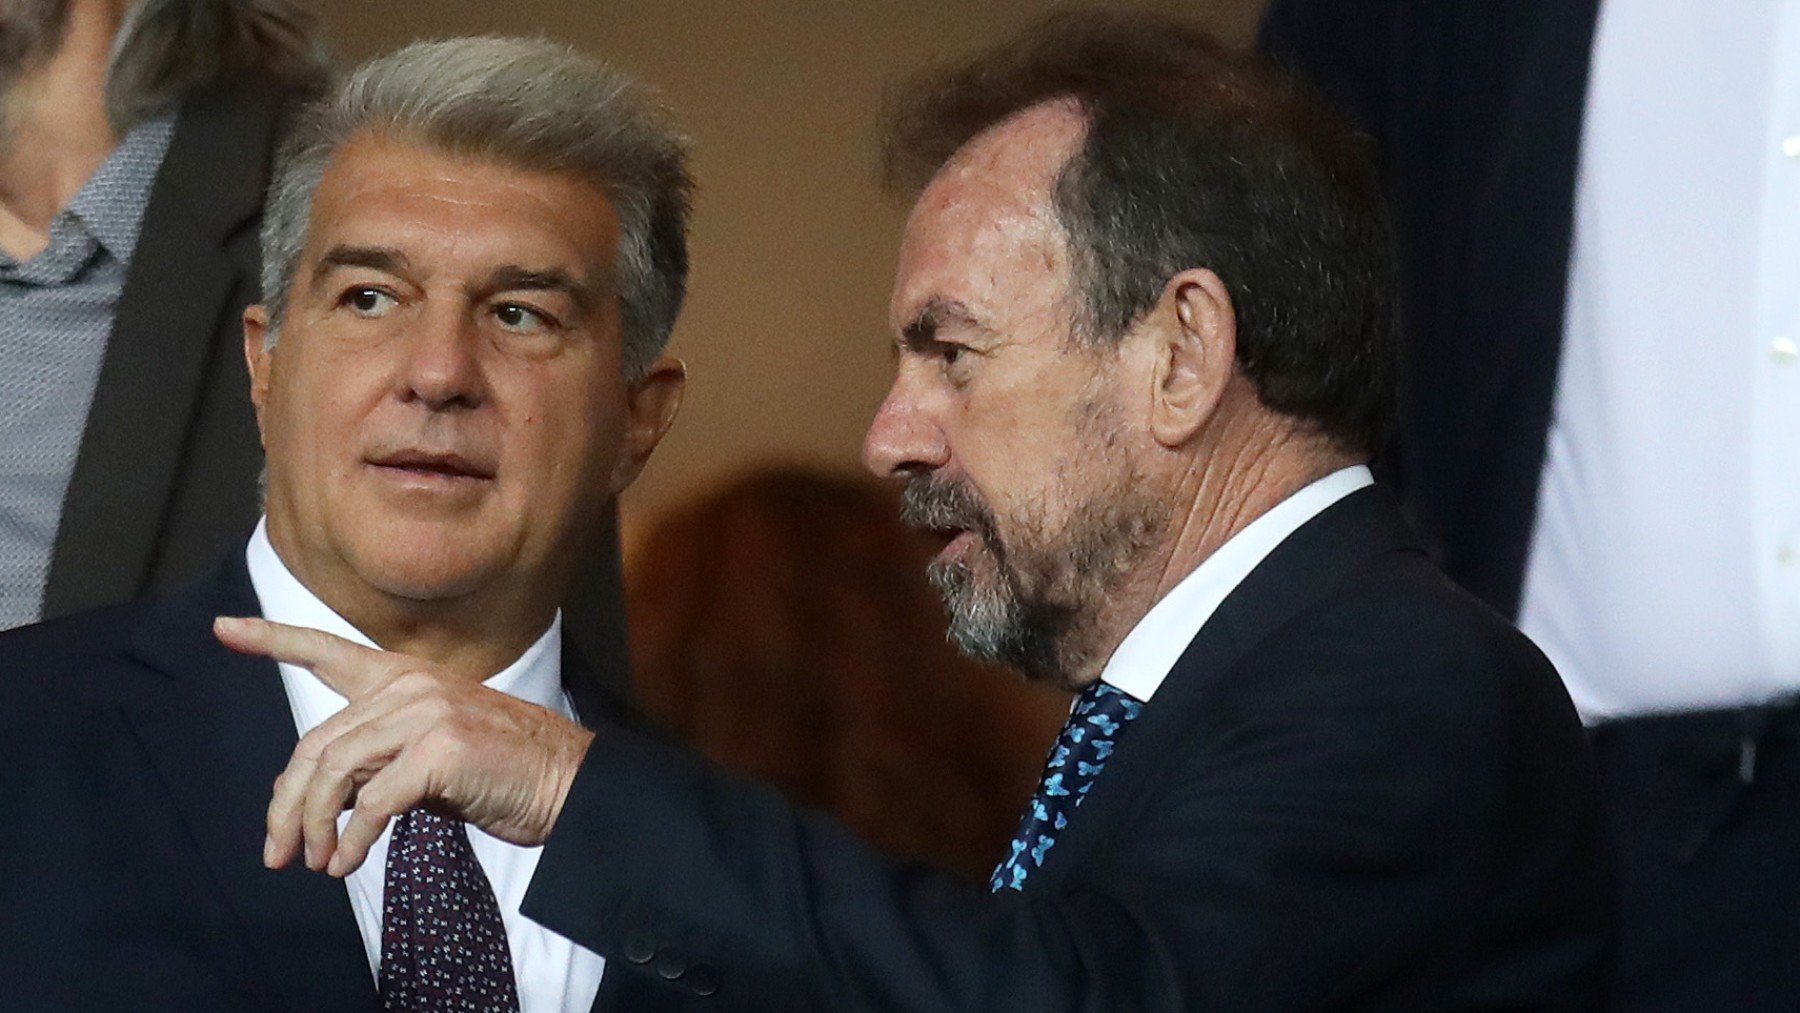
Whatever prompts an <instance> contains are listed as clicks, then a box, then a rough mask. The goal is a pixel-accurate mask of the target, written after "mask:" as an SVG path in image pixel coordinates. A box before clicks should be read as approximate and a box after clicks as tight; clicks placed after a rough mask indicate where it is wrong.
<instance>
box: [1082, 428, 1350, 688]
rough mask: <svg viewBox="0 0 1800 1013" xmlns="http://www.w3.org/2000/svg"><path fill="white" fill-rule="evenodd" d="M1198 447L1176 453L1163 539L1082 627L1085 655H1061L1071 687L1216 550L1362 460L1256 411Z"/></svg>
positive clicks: (1093, 675)
mask: <svg viewBox="0 0 1800 1013" xmlns="http://www.w3.org/2000/svg"><path fill="white" fill-rule="evenodd" d="M1196 443H1197V444H1199V445H1198V446H1196V447H1194V448H1188V449H1186V450H1183V451H1182V452H1181V453H1180V457H1181V461H1180V463H1179V464H1177V465H1175V467H1174V468H1173V469H1172V474H1171V475H1170V477H1169V481H1168V483H1167V484H1165V485H1163V486H1162V488H1164V489H1165V490H1166V498H1165V502H1168V503H1172V504H1179V506H1177V509H1176V511H1175V513H1174V514H1173V515H1172V516H1171V517H1170V518H1169V522H1168V526H1167V528H1166V530H1165V532H1164V534H1163V537H1162V538H1161V539H1159V540H1158V543H1157V545H1156V547H1155V548H1154V549H1153V550H1152V551H1151V552H1150V553H1149V554H1148V555H1147V556H1145V557H1144V558H1143V560H1142V565H1141V566H1138V567H1136V568H1134V570H1133V572H1132V574H1131V576H1130V577H1129V578H1128V579H1127V580H1126V581H1125V582H1123V584H1122V585H1121V586H1120V587H1118V588H1117V589H1115V591H1114V593H1112V594H1110V595H1108V596H1107V598H1106V600H1105V602H1104V603H1103V604H1102V606H1101V607H1100V609H1099V610H1098V612H1097V613H1096V614H1095V616H1094V617H1093V621H1092V622H1091V623H1089V624H1087V625H1086V629H1087V633H1088V635H1087V636H1086V637H1084V638H1083V639H1084V640H1086V641H1087V643H1086V645H1085V649H1083V650H1081V651H1078V652H1071V651H1064V652H1063V653H1064V655H1065V659H1067V660H1069V661H1072V662H1074V663H1073V664H1072V665H1070V667H1069V668H1068V669H1065V670H1064V672H1062V673H1061V674H1062V677H1063V681H1064V683H1065V684H1066V685H1068V686H1071V687H1076V688H1079V687H1082V686H1086V685H1088V684H1090V683H1092V682H1093V681H1094V680H1096V679H1098V678H1100V673H1101V671H1102V670H1103V669H1104V668H1105V667H1106V662H1107V660H1108V659H1109V658H1111V657H1112V655H1113V652H1114V651H1115V650H1117V649H1118V647H1119V644H1120V643H1121V642H1122V641H1123V640H1124V639H1125V637H1126V636H1127V635H1128V634H1129V633H1130V632H1131V631H1132V629H1133V628H1135V627H1136V626H1137V624H1138V623H1139V622H1141V621H1142V620H1143V618H1144V616H1145V615H1147V614H1149V612H1150V609H1151V608H1152V607H1154V606H1155V605H1156V603H1157V602H1159V601H1161V600H1162V599H1163V598H1164V597H1165V596H1166V595H1168V593H1169V592H1170V591H1172V590H1174V588H1175V585H1177V584H1179V583H1181V581H1182V580H1183V579H1185V578H1186V577H1187V576H1188V575H1189V574H1191V573H1193V572H1194V570H1195V569H1196V568H1198V567H1199V566H1200V564H1201V563H1203V562H1205V561H1206V560H1207V559H1208V558H1209V557H1210V556H1212V554H1213V553H1215V552H1217V551H1218V550H1219V547H1220V546H1222V545H1224V544H1225V543H1226V542H1228V541H1230V540H1231V539H1232V538H1233V537H1234V536H1236V535H1237V534H1238V532H1240V531H1243V530H1244V529H1245V528H1246V527H1248V526H1249V525H1250V524H1251V522H1253V521H1255V520H1256V519H1257V518H1258V517H1261V516H1262V515H1263V514H1265V513H1268V512H1269V511H1270V510H1271V509H1273V508H1274V507H1275V506H1277V505H1278V504H1280V503H1281V502H1282V501H1283V500H1285V499H1287V498H1288V497H1289V496H1292V495H1293V494H1294V493H1296V492H1299V491H1300V490H1301V489H1304V488H1305V487H1307V486H1308V485H1311V484H1312V483H1313V482H1316V481H1318V480H1319V479H1321V478H1324V477H1325V476H1326V475H1329V474H1331V473H1332V472H1334V471H1337V470H1339V469H1340V468H1345V467H1348V466H1350V465H1353V464H1357V463H1359V462H1361V461H1362V460H1364V458H1363V457H1362V456H1361V455H1357V454H1353V453H1349V452H1346V451H1344V450H1342V449H1340V448H1337V447H1336V446H1334V445H1333V444H1331V442H1330V441H1329V440H1327V439H1325V438H1324V437H1321V436H1318V435H1316V434H1312V433H1308V432H1304V431H1302V430H1301V429H1299V427H1297V426H1296V425H1295V424H1294V423H1293V422H1292V421H1291V420H1289V419H1287V418H1286V417H1285V416H1281V415H1277V414H1275V413H1273V412H1270V411H1268V410H1267V409H1264V408H1262V407H1261V406H1260V405H1258V406H1257V407H1255V408H1253V409H1251V410H1248V411H1244V412H1239V413H1237V414H1235V415H1233V416H1231V417H1227V418H1222V419H1220V420H1219V421H1218V424H1217V425H1216V426H1214V427H1212V430H1211V431H1209V432H1208V433H1207V434H1205V435H1204V436H1202V437H1200V438H1199V439H1197V440H1196Z"/></svg>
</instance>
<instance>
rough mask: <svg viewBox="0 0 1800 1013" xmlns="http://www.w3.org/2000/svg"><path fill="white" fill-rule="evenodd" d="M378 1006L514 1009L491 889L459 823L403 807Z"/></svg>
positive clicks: (434, 1012) (393, 843)
mask: <svg viewBox="0 0 1800 1013" xmlns="http://www.w3.org/2000/svg"><path fill="white" fill-rule="evenodd" d="M384 891H385V899H384V900H383V902H382V905H381V907H382V911H381V974H380V982H381V1003H382V1006H383V1007H384V1008H386V1009H388V1010H395V1011H397V1010H406V1011H408V1013H413V1011H418V1013H427V1011H428V1013H439V1011H446V1013H447V1011H451V1010H455V1011H459V1013H460V1011H465V1010H466V1011H471V1013H473V1011H477V1010H480V1011H489V1010H512V1011H517V1010H518V1008H519V992H518V986H517V985H516V984H515V983H514V981H513V968H512V955H511V953H510V952H509V951H508V950H507V948H506V926H505V924H504V923H502V922H501V920H500V905H499V903H498V902H496V901H495V900H494V888H493V887H492V886H490V885H489V884H488V879H487V874H486V873H484V872H482V871H481V865H480V863H479V862H477V861H476V860H475V851H474V849H473V848H471V847H470V846H469V834H468V832H467V831H466V830H465V829H464V828H463V825H462V823H461V822H460V821H458V820H448V819H445V818H443V817H442V816H438V815H435V814H433V813H430V812H427V811H425V810H424V809H409V810H407V811H406V812H404V813H402V814H401V815H400V817H399V818H398V819H396V820H395V821H394V833H393V836H392V837H390V838H389V839H388V857H387V878H386V886H385V888H384Z"/></svg>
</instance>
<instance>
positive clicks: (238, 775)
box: [126, 555, 379, 1010]
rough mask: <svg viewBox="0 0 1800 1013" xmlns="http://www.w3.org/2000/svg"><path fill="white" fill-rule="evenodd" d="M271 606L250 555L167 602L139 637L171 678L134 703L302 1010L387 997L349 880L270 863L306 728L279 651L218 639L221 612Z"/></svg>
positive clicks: (230, 891) (225, 886)
mask: <svg viewBox="0 0 1800 1013" xmlns="http://www.w3.org/2000/svg"><path fill="white" fill-rule="evenodd" d="M259 611H260V610H259V606H258V604H257V601H256V597H255V594H254V592H253V591H252V590H251V588H250V579H249V575H248V573H247V572H246V571H245V569H244V564H243V558H242V556H241V555H238V556H235V557H234V558H233V560H232V561H231V562H230V563H228V564H227V565H226V566H225V567H223V568H222V570H221V572H220V573H219V574H218V575H217V576H215V578H214V579H213V580H212V581H210V582H208V583H207V584H204V585H202V586H201V587H200V588H198V589H197V590H196V591H194V592H191V593H189V594H186V595H182V596H179V597H174V598H170V599H167V600H165V601H164V602H162V603H160V604H159V605H158V606H157V607H156V609H155V610H154V611H153V612H152V613H151V615H150V617H149V619H148V620H147V621H146V622H145V623H144V624H143V626H142V627H141V628H140V629H139V630H138V632H137V636H136V637H135V639H134V641H133V645H132V652H133V654H134V656H135V657H136V658H137V659H138V660H140V661H141V662H143V663H145V664H148V665H149V666H151V667H152V668H155V669H156V670H158V671H160V672H163V673H164V674H166V675H167V676H169V677H170V680H171V684H170V686H169V688H168V691H167V692H165V693H159V694H150V695H147V696H145V697H144V698H141V699H139V700H136V701H133V702H131V703H129V704H127V705H126V713H127V717H128V718H129V720H130V722H131V725H132V727H133V729H134V730H135V731H136V732H137V734H138V736H139V737H140V739H141V740H142V742H143V744H144V748H145V750H146V751H147V752H148V753H149V755H150V758H151V762H152V763H153V765H154V766H155V768H156V770H157V772H158V773H159V774H160V775H161V777H162V779H163V781H164V783H165V784H166V785H167V786H168V790H169V794H170V796H171V797H172V798H173V800H174V802H175V806H176V808H177V810H178V811H179V812H180V814H181V817H182V819H183V820H184V821H185V822H186V823H187V825H188V827H189V829H190V830H191V831H192V835H193V839H194V841H195V842H196V845H197V847H198V849H199V851H200V854H201V856H202V858H203V859H204V861H205V864H206V867H207V869H208V870H209V871H210V872H211V873H212V875H213V877H214V878H215V879H216V881H217V882H218V885H219V888H220V893H221V894H222V895H223V898H224V901H225V903H226V905H227V906H228V907H229V908H230V909H231V911H232V913H233V914H234V915H235V916H236V918H237V920H238V922H239V924H240V925H241V926H242V928H243V930H244V932H245V934H246V936H247V938H248V940H249V942H250V944H251V947H252V948H253V949H254V950H255V951H256V952H257V953H259V954H260V955H261V957H262V959H263V961H264V963H265V965H266V968H267V970H268V972H269V974H270V977H271V979H272V980H273V982H274V984H275V986H276V990H277V992H278V993H279V994H280V995H281V996H282V997H283V998H284V999H285V1000H286V1002H287V1004H288V1006H289V1007H290V1008H292V1009H294V1010H319V1009H333V1010H352V1009H367V1010H374V1009H377V1008H379V1004H378V1002H377V999H376V993H375V986H374V979H373V977H372V975H371V974H370V972H369V963H368V958H367V956H366V955H365V952H364V949H363V943H362V937H361V935H360V933H359V932H358V930H357V927H356V919H355V916H354V914H353V913H352V912H351V908H350V900H349V895H348V893H347V892H346V891H345V889H344V885H343V883H342V882H341V881H340V880H336V879H332V878H330V877H328V876H324V875H322V874H319V873H314V872H309V871H307V870H306V869H304V868H290V869H287V870H283V871H280V872H271V871H269V870H267V869H265V868H263V865H262V846H263V836H264V814H265V810H266V807H267V805H268V801H269V791H270V787H271V786H272V785H273V783H274V780H275V776H276V775H277V774H278V773H280V771H281V769H282V768H283V767H284V766H285V765H286V764H287V760H288V757H289V755H290V754H291V753H292V752H293V749H294V745H295V743H296V741H297V736H296V733H295V730H294V718H293V713H292V711H291V710H290V709H289V706H288V701H287V694H286V692H285V691H284V690H283V687H282V684H281V677H280V675H279V673H278V672H277V670H276V668H275V665H274V663H273V662H271V661H268V660H266V659H262V658H252V657H247V656H244V655H239V654H235V653H233V652H231V651H229V650H227V649H225V648H224V647H223V646H222V645H220V644H219V643H218V642H217V641H216V640H215V639H213V636H212V633H211V623H212V618H213V616H215V615H255V614H258V612H259Z"/></svg>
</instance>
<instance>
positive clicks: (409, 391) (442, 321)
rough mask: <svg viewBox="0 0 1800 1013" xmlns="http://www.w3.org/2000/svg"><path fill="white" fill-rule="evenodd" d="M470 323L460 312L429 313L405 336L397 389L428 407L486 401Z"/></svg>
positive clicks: (406, 398)
mask: <svg viewBox="0 0 1800 1013" xmlns="http://www.w3.org/2000/svg"><path fill="white" fill-rule="evenodd" d="M480 340H481V338H480V335H479V333H478V331H477V329H476V327H475V326H474V324H473V323H472V322H470V321H468V320H466V319H464V318H463V317H462V316H461V315H460V314H451V313H435V314H433V313H428V314H426V315H424V316H423V317H422V318H420V319H419V320H418V321H416V323H415V325H414V327H413V328H412V329H411V333H409V334H408V335H406V338H405V341H404V347H405V350H406V361H405V362H404V363H403V365H402V367H401V370H400V375H399V377H398V380H399V385H398V386H399V390H398V394H399V397H400V400H401V401H404V402H417V403H419V404H421V405H423V406H425V407H426V408H429V409H431V410H433V411H445V410H449V409H454V408H475V407H478V406H480V405H481V404H483V403H484V402H485V401H486V400H487V381H486V377H485V376H484V374H483V371H482V365H481V359H480V348H479V344H478V343H479V341H480Z"/></svg>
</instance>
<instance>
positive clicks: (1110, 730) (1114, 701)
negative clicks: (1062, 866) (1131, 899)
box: [989, 682, 1144, 892]
mask: <svg viewBox="0 0 1800 1013" xmlns="http://www.w3.org/2000/svg"><path fill="white" fill-rule="evenodd" d="M1143 709H1144V705H1143V703H1142V702H1141V701H1139V700H1136V699H1134V698H1133V697H1132V696H1131V695H1130V694H1128V693H1126V692H1125V691H1124V690H1121V689H1119V688H1117V687H1115V686H1110V685H1108V684H1106V683H1104V682H1095V683H1094V684H1093V685H1091V686H1089V687H1088V688H1087V689H1084V690H1082V691H1081V696H1080V698H1079V699H1077V700H1076V701H1075V709H1074V710H1072V711H1070V712H1069V720H1068V721H1067V722H1066V723H1065V724H1064V725H1063V730H1062V734H1061V735H1058V736H1057V737H1056V745H1055V746H1054V747H1052V748H1051V750H1050V758H1049V759H1048V760H1046V761H1044V776H1043V779H1042V780H1040V781H1039V782H1038V790H1037V794H1036V795H1034V796H1032V799H1031V804H1030V805H1029V806H1026V807H1025V815H1024V817H1023V818H1022V819H1020V820H1019V832H1018V833H1017V834H1015V835H1014V836H1013V842H1012V853H1011V854H1009V855H1007V856H1006V858H1005V859H1004V860H1003V861H1001V863H1000V865H999V866H998V867H997V868H995V869H994V875H993V878H992V879H991V880H989V885H990V886H992V887H993V888H994V891H995V892H999V891H1001V890H1023V889H1024V888H1025V878H1026V877H1027V876H1029V875H1031V873H1032V871H1033V870H1035V869H1037V868H1039V867H1041V866H1042V865H1043V864H1044V858H1045V856H1047V855H1048V854H1049V853H1050V849H1051V848H1052V847H1054V846H1055V844H1056V838H1057V835H1058V834H1060V833H1062V831H1063V828H1064V827H1066V826H1068V825H1069V816H1070V814H1072V813H1074V811H1075V809H1076V807H1077V806H1079V805H1081V800H1082V799H1084V798H1086V797H1087V793H1088V789H1090V788H1092V787H1093V786H1094V779H1095V778H1096V777H1099V776H1100V771H1101V768H1103V767H1105V766H1106V760H1107V757H1110V756H1111V755H1112V752H1113V746H1114V745H1115V744H1116V743H1117V742H1118V740H1119V736H1120V735H1121V734H1122V733H1123V731H1124V728H1125V726H1126V725H1127V724H1129V723H1130V722H1131V719H1133V718H1135V717H1137V716H1138V714H1139V713H1141V712H1142V711H1143Z"/></svg>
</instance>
